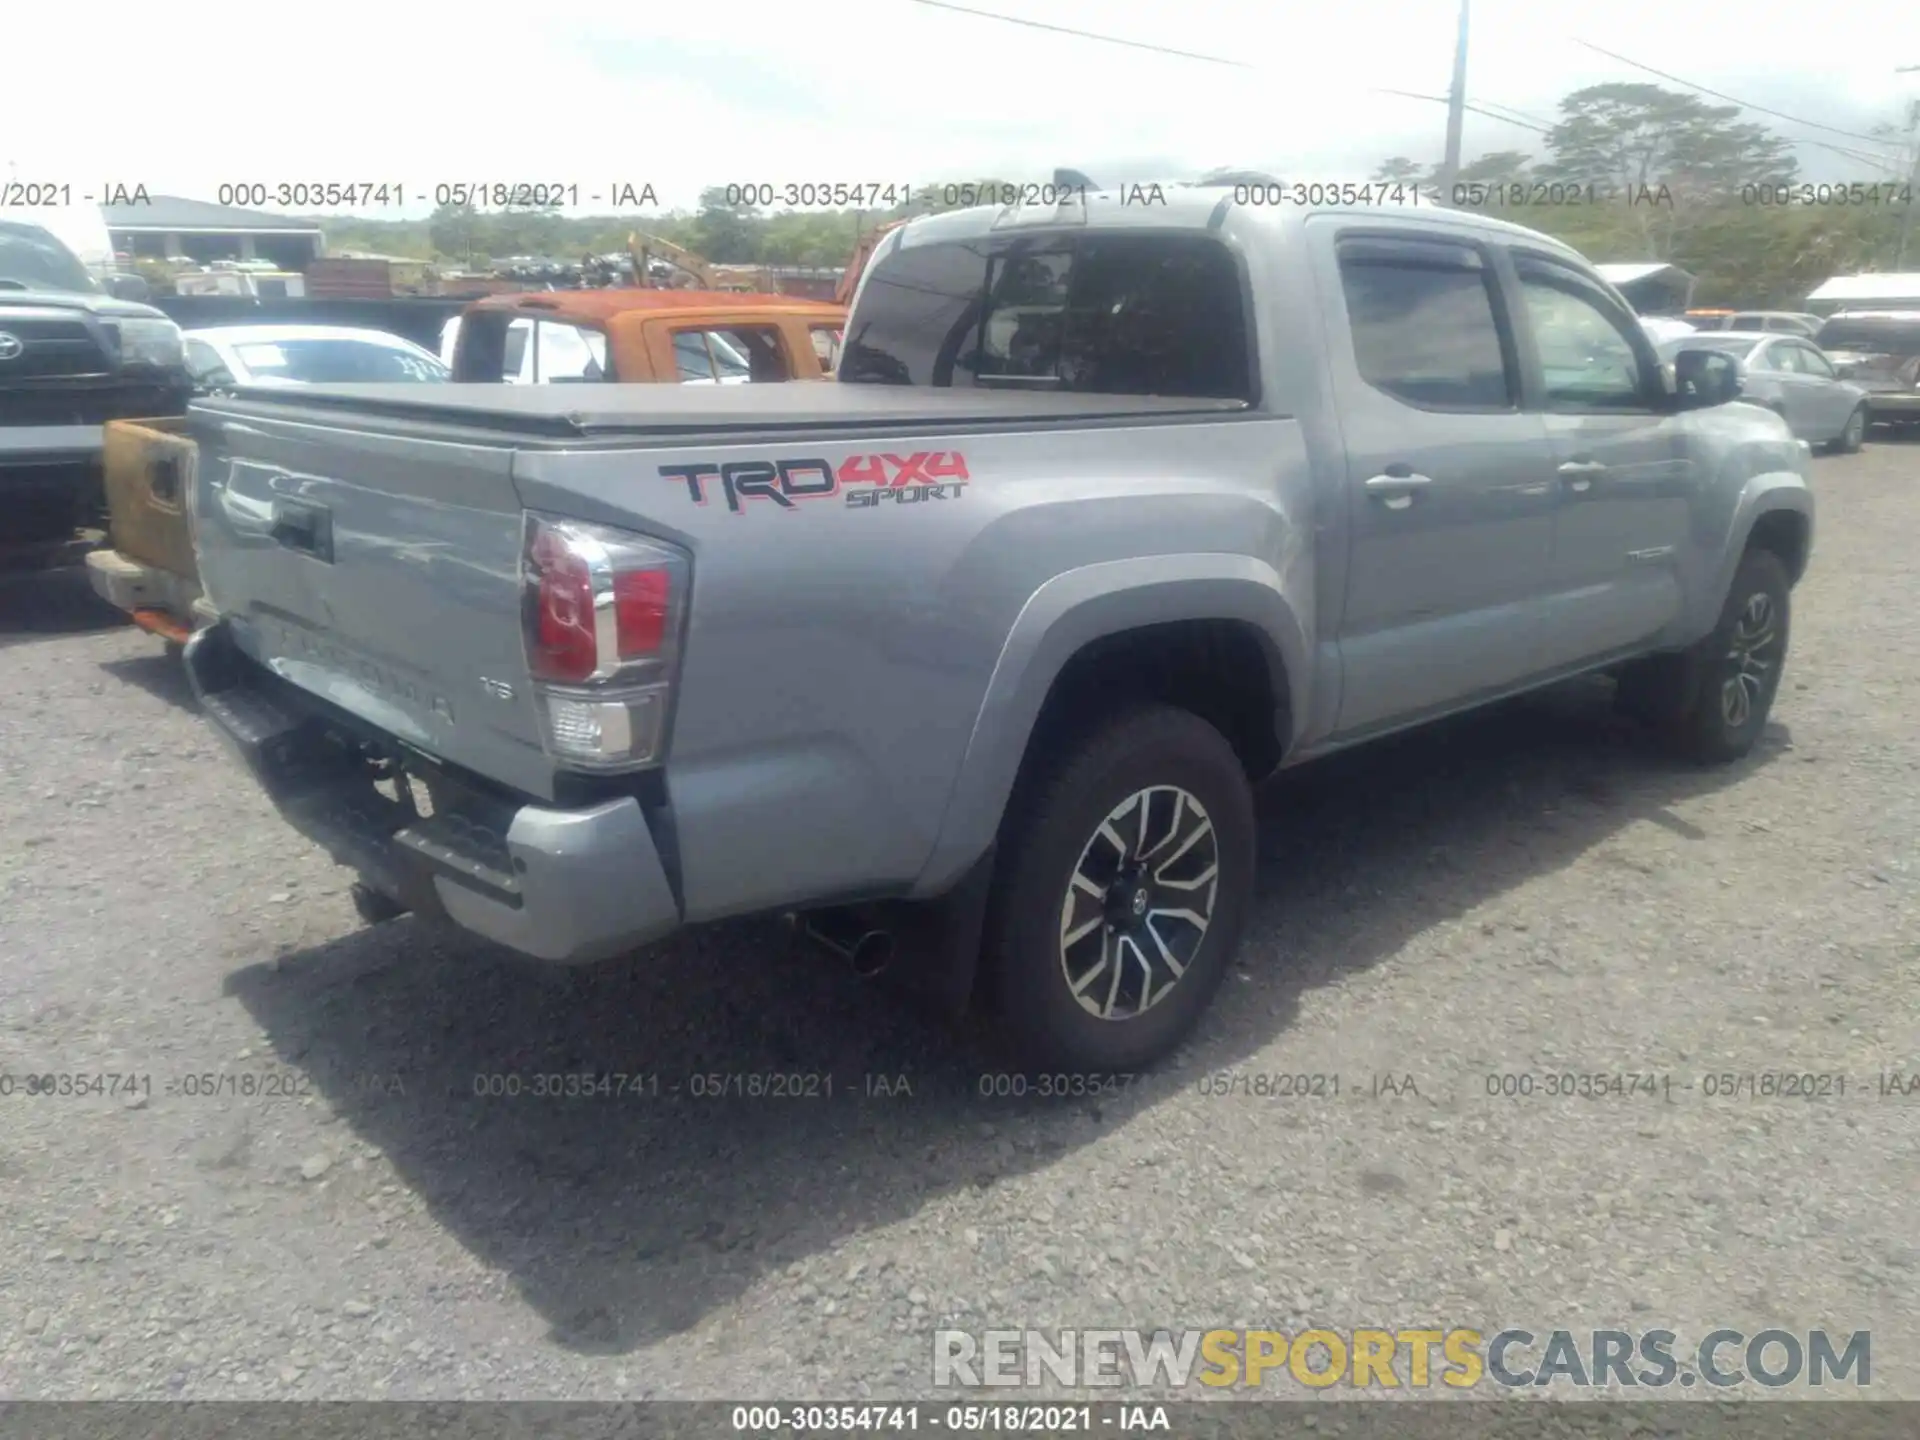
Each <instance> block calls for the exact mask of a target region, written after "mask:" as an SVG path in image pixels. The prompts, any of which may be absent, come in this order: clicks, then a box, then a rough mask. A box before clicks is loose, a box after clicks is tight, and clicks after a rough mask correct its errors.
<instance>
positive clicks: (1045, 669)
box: [912, 554, 1311, 897]
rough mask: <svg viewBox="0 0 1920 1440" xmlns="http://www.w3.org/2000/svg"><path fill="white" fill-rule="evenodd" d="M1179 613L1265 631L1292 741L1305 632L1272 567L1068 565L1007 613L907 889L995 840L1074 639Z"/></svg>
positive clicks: (959, 866) (1077, 644)
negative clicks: (943, 803)
mask: <svg viewBox="0 0 1920 1440" xmlns="http://www.w3.org/2000/svg"><path fill="white" fill-rule="evenodd" d="M1181 620H1236V621H1244V622H1246V623H1247V624H1249V625H1251V626H1252V627H1253V628H1254V630H1255V631H1256V632H1257V633H1258V634H1259V635H1260V636H1261V637H1262V639H1263V641H1264V644H1265V648H1266V651H1267V662H1268V664H1269V665H1270V666H1272V667H1274V671H1275V678H1276V679H1277V680H1278V681H1279V682H1280V683H1281V684H1283V685H1285V686H1286V687H1287V693H1288V695H1289V699H1290V705H1289V711H1290V726H1291V731H1290V733H1288V734H1286V735H1283V736H1282V737H1281V739H1282V740H1283V741H1284V742H1285V743H1286V744H1288V745H1291V744H1292V742H1293V740H1294V738H1295V736H1296V735H1297V734H1298V733H1299V731H1300V728H1301V726H1302V725H1303V724H1304V720H1305V717H1306V716H1308V715H1309V714H1310V713H1311V706H1310V698H1309V696H1308V695H1307V694H1306V691H1305V685H1306V683H1307V677H1308V674H1309V671H1308V668H1307V664H1306V655H1307V643H1306V635H1307V630H1306V627H1305V625H1304V624H1303V623H1302V621H1301V619H1300V617H1299V616H1298V615H1297V614H1296V613H1295V611H1294V609H1293V607H1292V606H1291V605H1290V604H1289V603H1288V601H1287V598H1286V596H1285V594H1284V593H1283V589H1282V582H1281V578H1280V575H1279V573H1278V572H1277V571H1276V570H1275V569H1274V568H1273V567H1272V566H1270V565H1267V564H1265V563H1264V562H1262V561H1260V560H1257V559H1254V558H1252V557H1250V556H1242V555H1230V554H1202V555H1160V556H1144V557H1140V558H1137V559H1128V560H1110V561H1103V562H1101V563H1099V564H1095V565H1087V566H1083V567H1081V568H1079V569H1075V570H1069V571H1067V572H1065V573H1064V574H1061V575H1057V576H1055V577H1053V578H1052V579H1051V580H1048V581H1047V582H1046V583H1045V584H1044V585H1042V586H1041V587H1040V588H1039V589H1038V590H1036V591H1034V593H1033V594H1032V596H1030V597H1029V598H1028V600H1027V603H1026V604H1025V605H1024V606H1023V607H1022V608H1021V611H1020V614H1019V616H1018V617H1017V618H1016V619H1015V621H1014V624H1013V628H1012V631H1011V633H1010V634H1009V635H1008V637H1007V641H1006V644H1005V645H1004V646H1003V647H1002V648H1001V651H1000V657H999V659H998V661H997V662H996V663H995V665H994V669H993V674H992V677H991V678H990V679H989V680H988V682H987V690H986V694H985V696H984V698H983V699H982V701H981V704H980V709H979V712H978V714H977V715H976V716H975V718H974V724H973V732H972V734H971V736H970V737H969V739H968V741H967V748H966V753H965V755H964V756H963V757H962V759H961V762H960V769H959V772H958V774H957V775H956V777H955V780H954V787H953V790H952V792H951V794H950V796H949V798H948V801H947V808H946V813H945V815H944V817H943V819H942V821H941V825H940V830H939V834H938V836H937V838H936V840H935V842H934V846H933V851H932V853H931V855H930V857H929V859H928V861H927V864H926V866H925V867H924V868H923V869H922V871H921V874H920V878H919V880H918V881H917V882H916V883H915V885H914V887H913V892H912V893H913V894H914V895H915V896H916V897H924V896H930V895H937V894H940V893H942V892H943V891H944V890H945V889H947V888H948V887H949V886H950V885H952V884H953V883H954V882H955V881H956V880H957V879H958V878H959V877H960V876H961V875H963V874H964V873H965V872H966V870H967V867H968V866H969V865H970V864H972V863H973V862H974V861H975V860H977V859H978V858H979V856H980V855H981V854H982V853H984V852H985V850H986V849H987V847H988V846H989V845H991V844H992V843H993V840H994V837H995V835H996V834H997V832H998V830H999V828H1000V818H1001V815H1002V813H1003V812H1004V810H1005V809H1006V804H1007V799H1008V797H1009V796H1010V795H1011V793H1012V791H1013V784H1014V780H1015V778H1016V777H1017V776H1018V774H1019V770H1020V762H1021V760H1022V759H1023V758H1024V756H1025V754H1026V748H1027V741H1028V737H1029V736H1030V735H1031V734H1032V733H1033V727H1034V723H1035V721H1036V720H1038V718H1039V716H1040V710H1041V707H1042V706H1043V705H1044V704H1045V703H1046V699H1047V694H1048V692H1049V691H1050V690H1051V689H1052V686H1053V682H1054V680H1055V679H1056V678H1057V677H1058V676H1059V674H1060V672H1061V671H1062V670H1063V669H1064V668H1065V667H1066V664H1067V662H1068V661H1069V660H1071V659H1072V658H1073V657H1074V655H1075V654H1076V653H1078V652H1079V651H1080V650H1081V648H1082V647H1084V646H1086V645H1087V644H1089V643H1090V642H1092V641H1094V640H1098V639H1102V638H1104V637H1106V636H1109V635H1117V634H1121V633H1123V632H1125V631H1128V630H1136V629H1140V628H1142V627H1144V626H1148V625H1160V624H1166V623H1169V622H1174V621H1181Z"/></svg>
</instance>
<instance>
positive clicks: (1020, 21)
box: [911, 0, 1550, 135]
mask: <svg viewBox="0 0 1920 1440" xmlns="http://www.w3.org/2000/svg"><path fill="white" fill-rule="evenodd" d="M911 3H913V4H915V5H926V6H929V7H931V8H932V9H935V10H951V11H954V12H955V13H956V14H960V15H971V16H973V17H974V18H975V19H977V20H998V21H1000V22H1002V23H1003V24H1006V25H1023V26H1025V27H1026V28H1027V29H1029V30H1045V31H1048V32H1050V33H1052V34H1055V35H1072V36H1074V37H1076V38H1078V39H1081V40H1098V41H1099V42H1100V43H1101V44H1103V45H1124V46H1126V47H1127V48H1128V49H1129V50H1147V51H1151V52H1152V53H1153V54H1156V55H1173V56H1177V57H1178V58H1179V59H1182V60H1199V61H1203V62H1204V63H1206V64H1208V65H1228V66H1231V67H1233V68H1234V69H1236V70H1255V69H1258V68H1259V67H1258V66H1255V65H1252V64H1249V63H1248V62H1247V61H1245V60H1232V59H1229V58H1227V57H1226V56H1224V55H1202V54H1200V53H1199V52H1198V51H1194V50H1176V49H1174V48H1172V47H1171V46H1167V45H1153V44H1149V43H1148V42H1147V41H1145V40H1126V39H1122V38H1121V37H1120V36H1118V35H1100V34H1096V33H1095V32H1094V31H1092V30H1076V29H1074V28H1073V27H1072V26H1070V25H1049V24H1047V23H1046V22H1044V21H1041V20H1028V19H1025V18H1024V17H1022V16H1019V15H1002V14H999V13H998V12H996V11H993V10H975V9H973V8H971V7H970V6H966V5H954V4H952V3H950V0H911ZM1368 88H1369V89H1371V90H1373V91H1374V92H1375V93H1376V94H1380V95H1399V96H1401V97H1403V98H1405V99H1408V100H1428V101H1432V102H1433V103H1435V104H1438V105H1445V104H1446V103H1447V97H1446V96H1444V95H1418V94H1415V93H1414V92H1413V91H1411V90H1394V89H1391V88H1389V87H1387V86H1383V85H1374V86H1370V87H1368ZM1486 103H1487V104H1489V105H1490V104H1492V102H1491V101H1488V102H1486ZM1466 108H1467V109H1469V110H1471V111H1473V112H1474V114H1476V115H1484V116H1486V117H1487V118H1488V119H1489V120H1499V121H1502V122H1504V123H1505V124H1508V125H1518V126H1519V127H1520V128H1521V129H1523V130H1533V131H1535V132H1537V133H1539V134H1541V135H1544V134H1546V133H1547V130H1548V129H1549V128H1550V127H1549V126H1548V125H1546V124H1545V123H1544V122H1540V123H1530V122H1531V121H1532V120H1533V118H1534V117H1527V118H1524V119H1520V120H1515V119H1512V118H1510V117H1509V116H1508V115H1498V114H1495V113H1494V111H1492V110H1490V109H1483V108H1482V107H1481V106H1479V105H1471V104H1470V105H1468V106H1467V107H1466ZM1499 108H1500V109H1503V110H1504V109H1506V108H1507V107H1506V106H1504V105H1503V106H1501V107H1499ZM1512 114H1515V115H1517V114H1520V112H1519V111H1513V112H1512Z"/></svg>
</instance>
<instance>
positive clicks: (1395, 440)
mask: <svg viewBox="0 0 1920 1440" xmlns="http://www.w3.org/2000/svg"><path fill="white" fill-rule="evenodd" d="M1339 223H1340V222H1338V221H1335V220H1332V219H1328V220H1326V221H1316V222H1314V224H1315V226H1317V227H1318V226H1324V227H1325V229H1324V230H1322V232H1321V233H1323V234H1326V235H1328V238H1329V239H1330V240H1332V241H1333V243H1332V244H1329V245H1327V246H1325V248H1324V249H1323V250H1322V251H1320V253H1319V255H1318V257H1317V260H1316V263H1318V264H1320V265H1321V266H1322V284H1321V287H1320V288H1321V295H1322V304H1323V306H1324V308H1325V312H1326V319H1327V331H1328V335H1329V338H1330V342H1331V350H1330V355H1329V362H1330V371H1331V379H1332V385H1333V392H1334V398H1335V401H1336V404H1337V407H1338V411H1339V414H1340V417H1341V424H1342V427H1343V430H1344V433H1345V440H1346V448H1347V473H1346V500H1345V503H1346V507H1347V513H1348V517H1349V524H1350V529H1351V534H1352V542H1351V550H1350V555H1349V565H1348V578H1347V593H1346V597H1345V605H1344V609H1343V613H1342V616H1341V621H1340V627H1339V637H1340V650H1341V658H1342V668H1343V672H1344V677H1345V678H1344V683H1343V687H1342V698H1341V706H1340V715H1339V719H1338V722H1337V729H1338V730H1339V732H1340V733H1341V734H1343V735H1354V734H1358V733H1364V732H1366V731H1368V730H1370V729H1377V728H1381V727H1383V726H1386V725H1388V724H1392V723H1395V722H1398V721H1403V720H1408V719H1412V718H1415V717H1417V716H1418V715H1420V714H1421V713H1423V712H1431V711H1435V710H1440V709H1444V708H1446V707H1448V706H1449V705H1451V704H1454V703H1457V702H1459V701H1461V700H1463V699H1466V698H1470V697H1472V696H1474V695H1476V694H1479V693H1483V692H1489V691H1497V690H1499V689H1502V688H1505V687H1508V686H1510V685H1513V684H1515V683H1516V682H1518V681H1520V680H1522V679H1524V678H1525V677H1526V675H1527V674H1528V673H1529V671H1530V670H1531V669H1532V667H1533V665H1534V659H1533V652H1534V649H1535V645H1534V635H1533V627H1534V617H1535V615H1536V613H1537V611H1538V608H1539V605H1540V602H1541V600H1542V598H1543V597H1544V596H1545V594H1546V592H1547V588H1548V584H1549V580H1550V576H1549V570H1548V561H1549V555H1550V549H1551V540H1552V523H1553V503H1554V497H1553V487H1552V479H1553V455H1552V449H1551V446H1550V445H1549V443H1548V441H1547V435H1546V429H1545V426H1544V425H1543V424H1542V422H1541V419H1540V417H1539V416H1538V415H1537V414H1529V413H1527V412H1526V411H1525V410H1524V409H1522V408H1521V390H1520V381H1519V361H1518V355H1517V352H1516V350H1515V346H1514V338H1513V332H1512V325H1511V319H1510V317H1509V316H1508V314H1507V313H1506V308H1505V303H1504V300H1503V297H1502V296H1501V294H1500V291H1499V289H1498V287H1497V285H1496V284H1495V283H1494V275H1493V271H1492V267H1491V264H1490V262H1489V259H1488V255H1487V253H1486V251H1485V250H1484V249H1483V248H1482V247H1481V246H1480V245H1478V244H1477V243H1472V242H1464V241H1462V240H1459V239H1457V238H1455V237H1453V236H1448V235H1441V234H1430V233H1428V232H1423V231H1420V230H1417V229H1413V228H1411V227H1407V228H1398V227H1396V229H1394V230H1393V231H1390V232H1368V231H1364V230H1355V229H1347V230H1344V231H1342V230H1338V229H1336V228H1335V227H1336V226H1338V225H1339Z"/></svg>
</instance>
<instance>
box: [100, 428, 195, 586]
mask: <svg viewBox="0 0 1920 1440" xmlns="http://www.w3.org/2000/svg"><path fill="white" fill-rule="evenodd" d="M186 428H187V422H186V421H185V420H184V419H180V418H162V419H156V420H109V421H108V422H107V425H106V429H105V431H104V434H103V447H104V448H103V459H102V462H101V463H102V470H103V473H104V477H105V483H106V487H107V517H108V521H107V523H108V527H109V529H108V534H109V536H110V537H111V539H112V543H113V548H114V549H116V550H118V551H119V552H120V553H121V554H122V555H125V556H126V557H127V558H128V559H130V560H137V561H139V562H140V563H141V564H143V565H152V566H154V567H156V568H157V569H160V570H164V571H166V572H167V573H168V574H170V575H178V576H180V577H181V578H182V579H185V580H189V581H190V580H192V579H193V578H194V560H193V536H192V533H191V531H190V530H189V528H188V526H187V515H186V508H185V507H186V494H185V488H184V487H185V485H186V483H187V477H188V476H189V475H190V474H191V473H192V468H193V442H192V441H191V440H189V439H187V438H186V436H185V434H184V433H183V432H184V431H185V430H186Z"/></svg>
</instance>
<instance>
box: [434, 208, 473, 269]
mask: <svg viewBox="0 0 1920 1440" xmlns="http://www.w3.org/2000/svg"><path fill="white" fill-rule="evenodd" d="M427 239H428V241H429V242H430V243H431V245H432V247H433V249H434V251H435V253H437V254H440V255H444V256H447V257H448V258H449V259H455V260H462V261H464V260H466V259H467V258H468V257H469V256H471V255H473V254H475V253H476V252H477V251H479V250H481V249H482V248H483V247H482V246H481V243H480V212H479V211H478V210H476V209H474V207H473V206H471V205H442V206H440V208H439V209H437V210H435V211H434V212H433V214H432V215H431V216H430V217H429V218H428V220H427Z"/></svg>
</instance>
